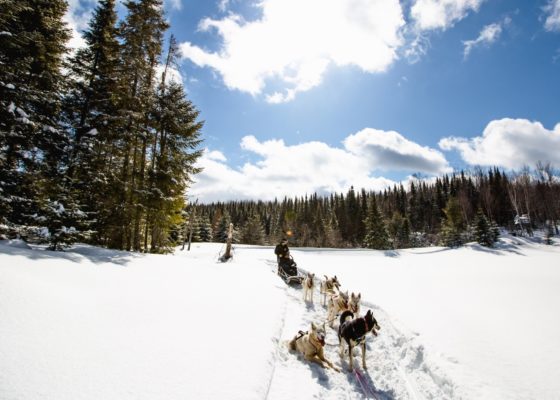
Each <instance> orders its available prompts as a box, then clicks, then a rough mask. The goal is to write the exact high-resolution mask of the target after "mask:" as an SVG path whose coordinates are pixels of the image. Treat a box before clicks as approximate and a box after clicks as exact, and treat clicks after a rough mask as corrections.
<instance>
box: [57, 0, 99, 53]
mask: <svg viewBox="0 0 560 400" xmlns="http://www.w3.org/2000/svg"><path fill="white" fill-rule="evenodd" d="M95 3H96V1H95V0H87V1H80V0H68V10H67V11H66V14H65V15H64V21H65V22H66V23H67V24H68V27H69V28H70V30H71V35H72V37H71V38H70V41H69V42H68V47H70V48H71V49H78V48H81V47H84V46H85V45H86V42H85V41H84V39H83V38H82V34H81V32H82V31H83V30H84V29H86V28H87V27H88V23H89V20H90V18H91V14H92V11H93V6H94V5H95Z"/></svg>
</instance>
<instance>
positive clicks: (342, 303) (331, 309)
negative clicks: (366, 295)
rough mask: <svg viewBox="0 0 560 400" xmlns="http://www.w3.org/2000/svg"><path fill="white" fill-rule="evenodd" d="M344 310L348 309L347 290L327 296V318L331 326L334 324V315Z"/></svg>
mask: <svg viewBox="0 0 560 400" xmlns="http://www.w3.org/2000/svg"><path fill="white" fill-rule="evenodd" d="M345 310H348V291H346V292H338V293H336V294H334V295H332V296H331V297H329V303H328V306H327V312H328V314H327V320H328V321H329V326H330V327H331V328H332V327H333V325H334V320H335V319H336V316H337V315H338V314H340V313H341V312H342V311H345Z"/></svg>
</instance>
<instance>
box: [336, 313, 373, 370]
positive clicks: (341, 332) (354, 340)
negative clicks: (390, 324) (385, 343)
mask: <svg viewBox="0 0 560 400" xmlns="http://www.w3.org/2000/svg"><path fill="white" fill-rule="evenodd" d="M380 329H381V328H380V326H379V324H378V323H377V320H376V319H375V317H374V316H373V313H372V312H371V310H368V312H367V313H366V315H365V316H364V317H359V318H354V314H353V313H352V311H349V310H347V311H344V312H343V313H342V314H341V315H340V325H339V327H338V343H339V353H340V358H341V360H342V358H343V357H344V343H346V345H347V346H348V360H349V361H348V369H349V370H350V371H352V370H354V359H353V357H352V356H353V353H352V352H353V350H354V347H355V346H358V345H359V346H360V347H361V348H362V367H363V368H364V369H367V366H366V335H367V334H368V332H371V333H372V335H374V336H377V331H379V330H380Z"/></svg>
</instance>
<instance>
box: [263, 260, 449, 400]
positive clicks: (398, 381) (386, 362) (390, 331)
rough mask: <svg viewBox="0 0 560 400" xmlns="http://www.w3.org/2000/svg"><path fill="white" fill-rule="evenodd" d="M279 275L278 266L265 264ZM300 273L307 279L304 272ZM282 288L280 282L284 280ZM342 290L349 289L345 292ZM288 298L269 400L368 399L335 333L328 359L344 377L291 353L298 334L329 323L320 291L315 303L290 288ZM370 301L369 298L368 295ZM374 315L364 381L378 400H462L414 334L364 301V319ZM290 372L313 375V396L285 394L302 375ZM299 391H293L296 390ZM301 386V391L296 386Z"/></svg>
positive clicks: (358, 361)
mask: <svg viewBox="0 0 560 400" xmlns="http://www.w3.org/2000/svg"><path fill="white" fill-rule="evenodd" d="M263 261H265V263H266V264H267V265H268V266H269V267H270V269H271V271H272V272H273V273H275V274H276V263H275V262H272V261H270V260H263ZM298 270H299V271H300V272H301V273H303V274H306V273H307V271H305V270H304V269H302V268H299V267H298ZM279 282H281V280H279ZM343 289H346V288H344V287H343ZM285 293H286V296H287V301H286V306H285V309H284V317H283V318H284V319H283V321H282V327H281V328H279V331H281V332H280V334H279V335H278V339H277V345H278V348H277V351H276V354H275V359H274V363H275V364H274V367H273V373H272V375H271V378H270V381H269V385H268V390H267V394H266V399H280V398H286V396H292V397H291V398H295V399H297V398H310V397H311V398H321V399H327V398H332V399H335V398H345V399H361V398H364V396H363V393H362V391H361V388H360V386H359V384H358V382H356V380H355V378H354V377H353V375H352V374H351V373H349V372H348V356H347V355H345V356H344V358H343V360H341V358H340V356H339V353H338V339H337V335H336V330H335V329H337V327H338V323H337V322H335V329H330V328H328V326H327V346H326V347H325V355H326V357H327V358H328V359H329V360H331V361H332V362H333V363H334V364H335V365H336V366H338V367H340V368H342V370H343V372H341V373H336V372H334V371H332V370H323V369H322V368H321V367H319V366H316V365H311V364H309V363H306V362H304V361H303V360H302V358H301V357H300V356H298V355H296V354H293V353H291V352H289V351H288V349H287V346H286V343H287V341H289V340H290V339H291V338H292V337H293V336H294V335H295V334H296V333H297V331H298V330H300V329H301V330H304V331H307V330H308V329H309V325H310V323H311V322H312V321H313V322H315V323H321V322H324V321H326V315H327V310H326V307H325V306H322V305H321V304H320V296H319V292H318V285H316V289H315V292H314V297H313V300H314V303H313V304H310V303H306V302H304V301H303V293H302V290H300V289H299V288H294V287H291V286H287V285H286V287H285ZM366 295H367V294H366ZM366 308H369V309H372V310H373V312H374V315H375V316H376V318H377V320H378V321H379V324H380V326H381V331H380V334H379V336H378V337H376V338H373V337H372V336H371V335H368V337H367V342H366V343H367V358H366V364H367V366H368V371H367V372H366V371H364V376H365V378H366V380H367V381H368V383H369V385H370V386H371V387H373V388H375V391H376V396H377V398H379V399H380V400H401V399H403V400H405V399H411V400H436V399H437V400H440V399H441V400H445V399H455V398H458V395H457V391H456V387H455V384H454V383H453V382H452V381H451V380H450V379H449V378H448V377H446V376H445V373H444V372H443V371H441V370H440V369H439V368H438V367H437V365H435V364H433V363H432V362H431V361H430V359H429V357H428V355H427V354H425V351H424V347H423V346H422V344H421V343H420V342H419V340H418V338H417V335H416V334H414V333H404V332H403V331H402V330H401V329H399V328H397V327H396V326H395V324H394V323H393V322H392V321H391V318H390V316H389V315H388V314H387V313H386V312H385V311H384V310H383V309H381V308H380V307H379V306H377V305H375V304H373V303H370V302H367V301H363V302H362V314H363V313H364V312H365V309H366ZM354 357H355V358H354V362H355V363H356V364H355V365H360V366H361V353H360V350H355V353H354ZM289 370H299V372H298V373H306V372H307V374H309V370H311V375H312V377H313V378H314V379H313V380H314V381H315V383H316V384H315V387H314V388H312V389H313V394H305V395H303V394H302V393H301V391H299V390H298V391H295V392H294V393H286V392H287V391H288V392H289V390H288V389H287V388H286V386H290V385H291V384H292V382H290V380H289V377H290V376H294V375H295V374H297V373H296V372H290V371H289ZM292 386H294V385H292ZM295 386H298V385H295ZM298 396H299V397H298Z"/></svg>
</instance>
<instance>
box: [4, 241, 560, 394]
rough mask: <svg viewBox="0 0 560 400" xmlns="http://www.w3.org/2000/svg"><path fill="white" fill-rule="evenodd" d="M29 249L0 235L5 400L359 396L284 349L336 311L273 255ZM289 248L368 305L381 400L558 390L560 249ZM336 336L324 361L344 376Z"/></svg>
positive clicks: (208, 248)
mask: <svg viewBox="0 0 560 400" xmlns="http://www.w3.org/2000/svg"><path fill="white" fill-rule="evenodd" d="M26 247H27V245H26V246H19V245H16V243H14V242H13V241H12V242H8V241H0V321H2V322H1V323H0V399H22V400H31V399H56V400H65V399H77V400H79V399H99V398H108V399H111V398H118V399H154V398H157V399H185V398H191V399H215V398H216V399H218V398H227V399H265V398H266V399H309V398H321V399H359V398H363V396H362V394H361V391H360V390H361V389H360V386H359V385H358V383H357V382H356V380H355V379H354V377H353V376H352V375H351V374H349V373H348V372H346V371H345V370H344V372H341V373H336V372H334V371H332V370H323V369H321V368H320V367H319V366H316V365H310V364H309V363H307V362H305V361H304V360H303V359H302V358H301V357H298V356H297V355H296V354H293V353H291V352H289V351H288V349H287V347H286V342H287V341H289V340H290V339H291V338H292V337H293V336H294V335H296V334H297V332H298V330H304V331H305V330H308V329H309V325H310V323H311V322H312V321H314V322H323V321H324V320H325V317H326V314H327V313H326V309H325V308H324V307H323V306H322V305H321V304H320V297H319V293H318V289H316V291H315V294H314V303H313V304H311V303H304V302H303V300H302V295H303V294H302V292H301V290H299V289H296V288H291V287H287V286H286V285H285V284H284V283H283V282H282V281H281V280H280V279H279V278H278V277H277V276H276V274H275V273H273V272H274V270H275V259H274V254H273V250H272V248H271V247H259V246H241V245H240V246H236V248H235V254H234V258H233V260H232V261H231V262H228V263H218V262H217V258H218V255H219V252H220V250H221V249H223V245H222V244H196V243H195V244H193V245H192V250H191V251H190V252H187V251H182V252H181V251H176V253H175V254H173V255H164V256H163V255H144V254H135V253H128V252H119V251H112V250H106V249H100V248H96V247H92V246H87V245H82V244H80V245H75V246H74V247H73V248H72V249H70V250H69V251H66V252H49V251H46V250H43V249H42V248H39V247H37V246H33V248H32V249H30V248H26ZM292 254H293V256H294V258H295V259H296V261H297V262H298V267H299V268H300V269H302V270H310V271H314V272H316V273H318V274H320V275H321V276H322V275H323V274H328V275H333V274H336V275H337V276H338V277H339V279H340V281H341V282H342V288H343V289H344V290H350V291H351V292H352V291H354V292H361V293H362V300H363V302H362V312H363V313H364V312H365V311H366V310H367V309H372V310H373V312H374V315H375V316H376V318H377V320H378V321H379V324H380V326H381V331H380V335H379V336H378V337H376V338H373V337H371V336H370V337H368V339H367V345H368V351H367V365H368V367H369V368H368V371H367V372H366V373H365V376H366V380H368V382H369V383H370V385H372V386H374V387H375V388H376V389H377V390H378V393H379V397H380V398H381V399H459V398H463V399H489V400H490V399H529V398H542V399H554V398H557V396H558V393H560V383H559V382H558V381H557V379H556V378H557V371H558V370H559V369H560V343H559V341H558V339H557V338H558V337H560V322H558V317H557V306H558V304H560V291H559V290H558V287H560V269H559V268H558V266H557V265H558V260H559V259H560V257H559V256H560V246H558V245H557V244H556V245H553V246H546V245H543V244H540V243H536V242H535V241H530V240H527V239H519V238H505V239H503V240H502V241H501V244H500V247H499V248H498V249H486V248H482V247H480V246H478V245H469V246H467V247H464V248H459V249H446V248H423V249H406V250H400V251H387V252H380V251H371V250H335V249H292ZM335 326H336V325H335ZM327 332H328V334H327V345H326V347H325V353H326V356H327V358H329V359H330V360H331V361H333V362H334V364H335V365H337V366H338V367H341V368H343V369H346V368H347V356H346V357H345V359H344V360H343V361H342V362H341V359H340V357H339V355H338V353H337V346H336V343H337V338H336V333H335V331H334V330H331V329H330V328H327ZM355 357H356V358H355V361H358V360H360V359H361V355H360V354H359V351H358V352H357V353H356V355H355ZM356 364H358V363H356Z"/></svg>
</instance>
